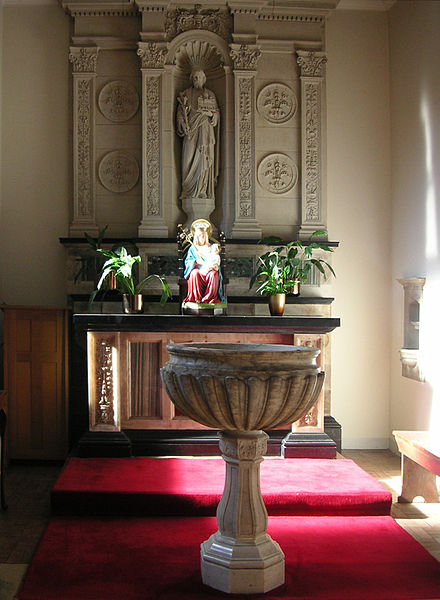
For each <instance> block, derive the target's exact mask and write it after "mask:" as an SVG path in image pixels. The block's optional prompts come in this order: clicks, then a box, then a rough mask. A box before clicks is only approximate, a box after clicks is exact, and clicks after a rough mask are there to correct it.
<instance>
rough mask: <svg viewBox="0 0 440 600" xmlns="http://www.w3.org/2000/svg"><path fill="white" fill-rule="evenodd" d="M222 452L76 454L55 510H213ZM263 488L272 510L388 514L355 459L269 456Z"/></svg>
mask: <svg viewBox="0 0 440 600" xmlns="http://www.w3.org/2000/svg"><path fill="white" fill-rule="evenodd" d="M224 479H225V463H224V461H223V459H221V458H209V459H197V458H193V459H190V458H188V459H187V458H166V459H160V458H144V457H136V458H71V459H70V460H69V462H68V463H67V465H66V467H65V468H64V470H63V472H62V473H61V475H60V477H59V479H58V481H57V482H56V484H55V486H54V488H53V490H52V493H51V502H52V510H53V512H54V513H57V514H80V515H87V514H89V515H98V514H119V515H130V514H131V515H148V516H164V515H171V516H172V515H175V516H179V515H182V516H211V515H215V513H216V509H217V505H218V502H219V500H220V497H221V494H222V492H223V486H224ZM261 491H262V494H263V499H264V502H265V505H266V508H267V511H268V514H269V515H274V516H283V515H286V516H288V515H316V516H326V515H329V516H330V515H340V516H344V515H346V516H347V515H351V516H361V515H387V514H389V513H390V509H391V502H392V497H391V493H390V492H389V491H387V490H386V489H385V488H384V487H383V486H382V485H381V484H380V483H378V482H377V481H376V480H375V479H373V477H371V476H370V475H368V473H365V471H363V470H362V469H361V468H359V467H358V466H357V465H356V464H355V463H354V462H353V461H352V460H346V459H340V460H339V459H338V460H330V459H306V458H303V459H276V458H273V459H270V458H268V459H266V460H264V461H263V463H262V464H261Z"/></svg>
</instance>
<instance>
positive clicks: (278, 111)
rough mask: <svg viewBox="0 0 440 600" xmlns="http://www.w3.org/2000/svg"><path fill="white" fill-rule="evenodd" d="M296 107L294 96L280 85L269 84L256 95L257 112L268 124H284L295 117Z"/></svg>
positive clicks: (284, 86)
mask: <svg viewBox="0 0 440 600" xmlns="http://www.w3.org/2000/svg"><path fill="white" fill-rule="evenodd" d="M297 106H298V103H297V100H296V96H295V94H294V93H293V91H292V90H291V89H290V88H289V87H288V86H287V85H284V84H282V83H270V84H269V85H266V86H265V87H264V88H263V89H262V90H261V92H260V93H259V94H258V98H257V110H258V112H259V113H260V115H261V116H262V117H263V118H264V119H266V120H267V121H269V123H285V122H286V121H288V120H289V119H291V118H292V117H293V116H294V115H295V112H296V109H297Z"/></svg>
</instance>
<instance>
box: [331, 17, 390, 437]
mask: <svg viewBox="0 0 440 600" xmlns="http://www.w3.org/2000/svg"><path fill="white" fill-rule="evenodd" d="M327 56H328V63H327V121H328V130H327V132H328V133H327V135H328V137H327V140H328V145H327V156H328V159H327V160H328V217H329V218H328V230H329V236H330V238H331V239H332V240H336V241H339V243H340V247H339V249H338V250H337V251H336V252H335V256H334V264H333V266H334V268H335V271H336V275H337V277H336V279H335V280H334V282H333V285H332V290H333V294H334V296H335V301H334V303H333V305H332V313H333V315H334V316H337V317H340V318H341V327H340V329H338V330H336V331H335V332H333V334H332V415H333V416H334V417H335V418H336V420H337V421H339V422H340V423H341V425H342V434H343V447H344V448H388V437H389V394H390V374H389V354H390V284H389V282H390V259H389V257H390V233H391V198H390V107H389V70H388V24H387V15H386V13H384V12H371V11H339V10H338V11H335V12H334V14H333V15H332V16H331V18H330V19H329V22H328V25H327Z"/></svg>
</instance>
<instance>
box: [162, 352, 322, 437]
mask: <svg viewBox="0 0 440 600" xmlns="http://www.w3.org/2000/svg"><path fill="white" fill-rule="evenodd" d="M167 349H168V351H169V353H170V355H171V359H170V361H169V362H168V363H167V364H166V365H165V367H163V369H162V379H163V382H164V385H165V388H166V390H167V393H168V395H169V396H170V398H171V399H172V401H173V402H174V404H175V405H176V406H177V407H178V409H179V410H180V411H181V412H183V413H184V414H186V415H187V416H189V417H191V419H194V421H197V422H198V423H202V424H203V425H207V426H208V427H213V428H216V429H227V430H230V431H231V430H232V431H234V430H236V431H251V430H259V429H273V428H274V427H278V426H279V425H284V424H285V423H293V422H294V421H296V420H297V419H300V418H301V417H302V416H303V415H304V414H306V413H307V412H308V410H309V409H310V408H311V407H312V406H313V405H314V403H315V402H316V399H317V397H318V395H319V392H320V390H321V387H322V377H323V376H324V374H323V373H321V372H320V369H319V367H318V365H317V364H316V358H317V356H318V355H319V350H317V349H316V348H305V347H298V346H284V345H281V344H221V343H205V344H203V343H190V344H170V345H169V346H167Z"/></svg>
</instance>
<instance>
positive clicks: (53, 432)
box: [2, 306, 70, 460]
mask: <svg viewBox="0 0 440 600" xmlns="http://www.w3.org/2000/svg"><path fill="white" fill-rule="evenodd" d="M2 309H3V310H4V311H5V388H6V390H7V392H8V411H7V414H8V455H9V458H10V459H39V460H57V459H61V460H62V459H65V458H66V455H67V449H68V436H67V417H68V415H67V412H68V402H67V397H68V391H67V390H68V367H67V365H68V351H67V348H68V346H67V340H68V318H69V313H70V311H69V309H63V308H60V309H57V308H51V307H14V306H6V307H2Z"/></svg>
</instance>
